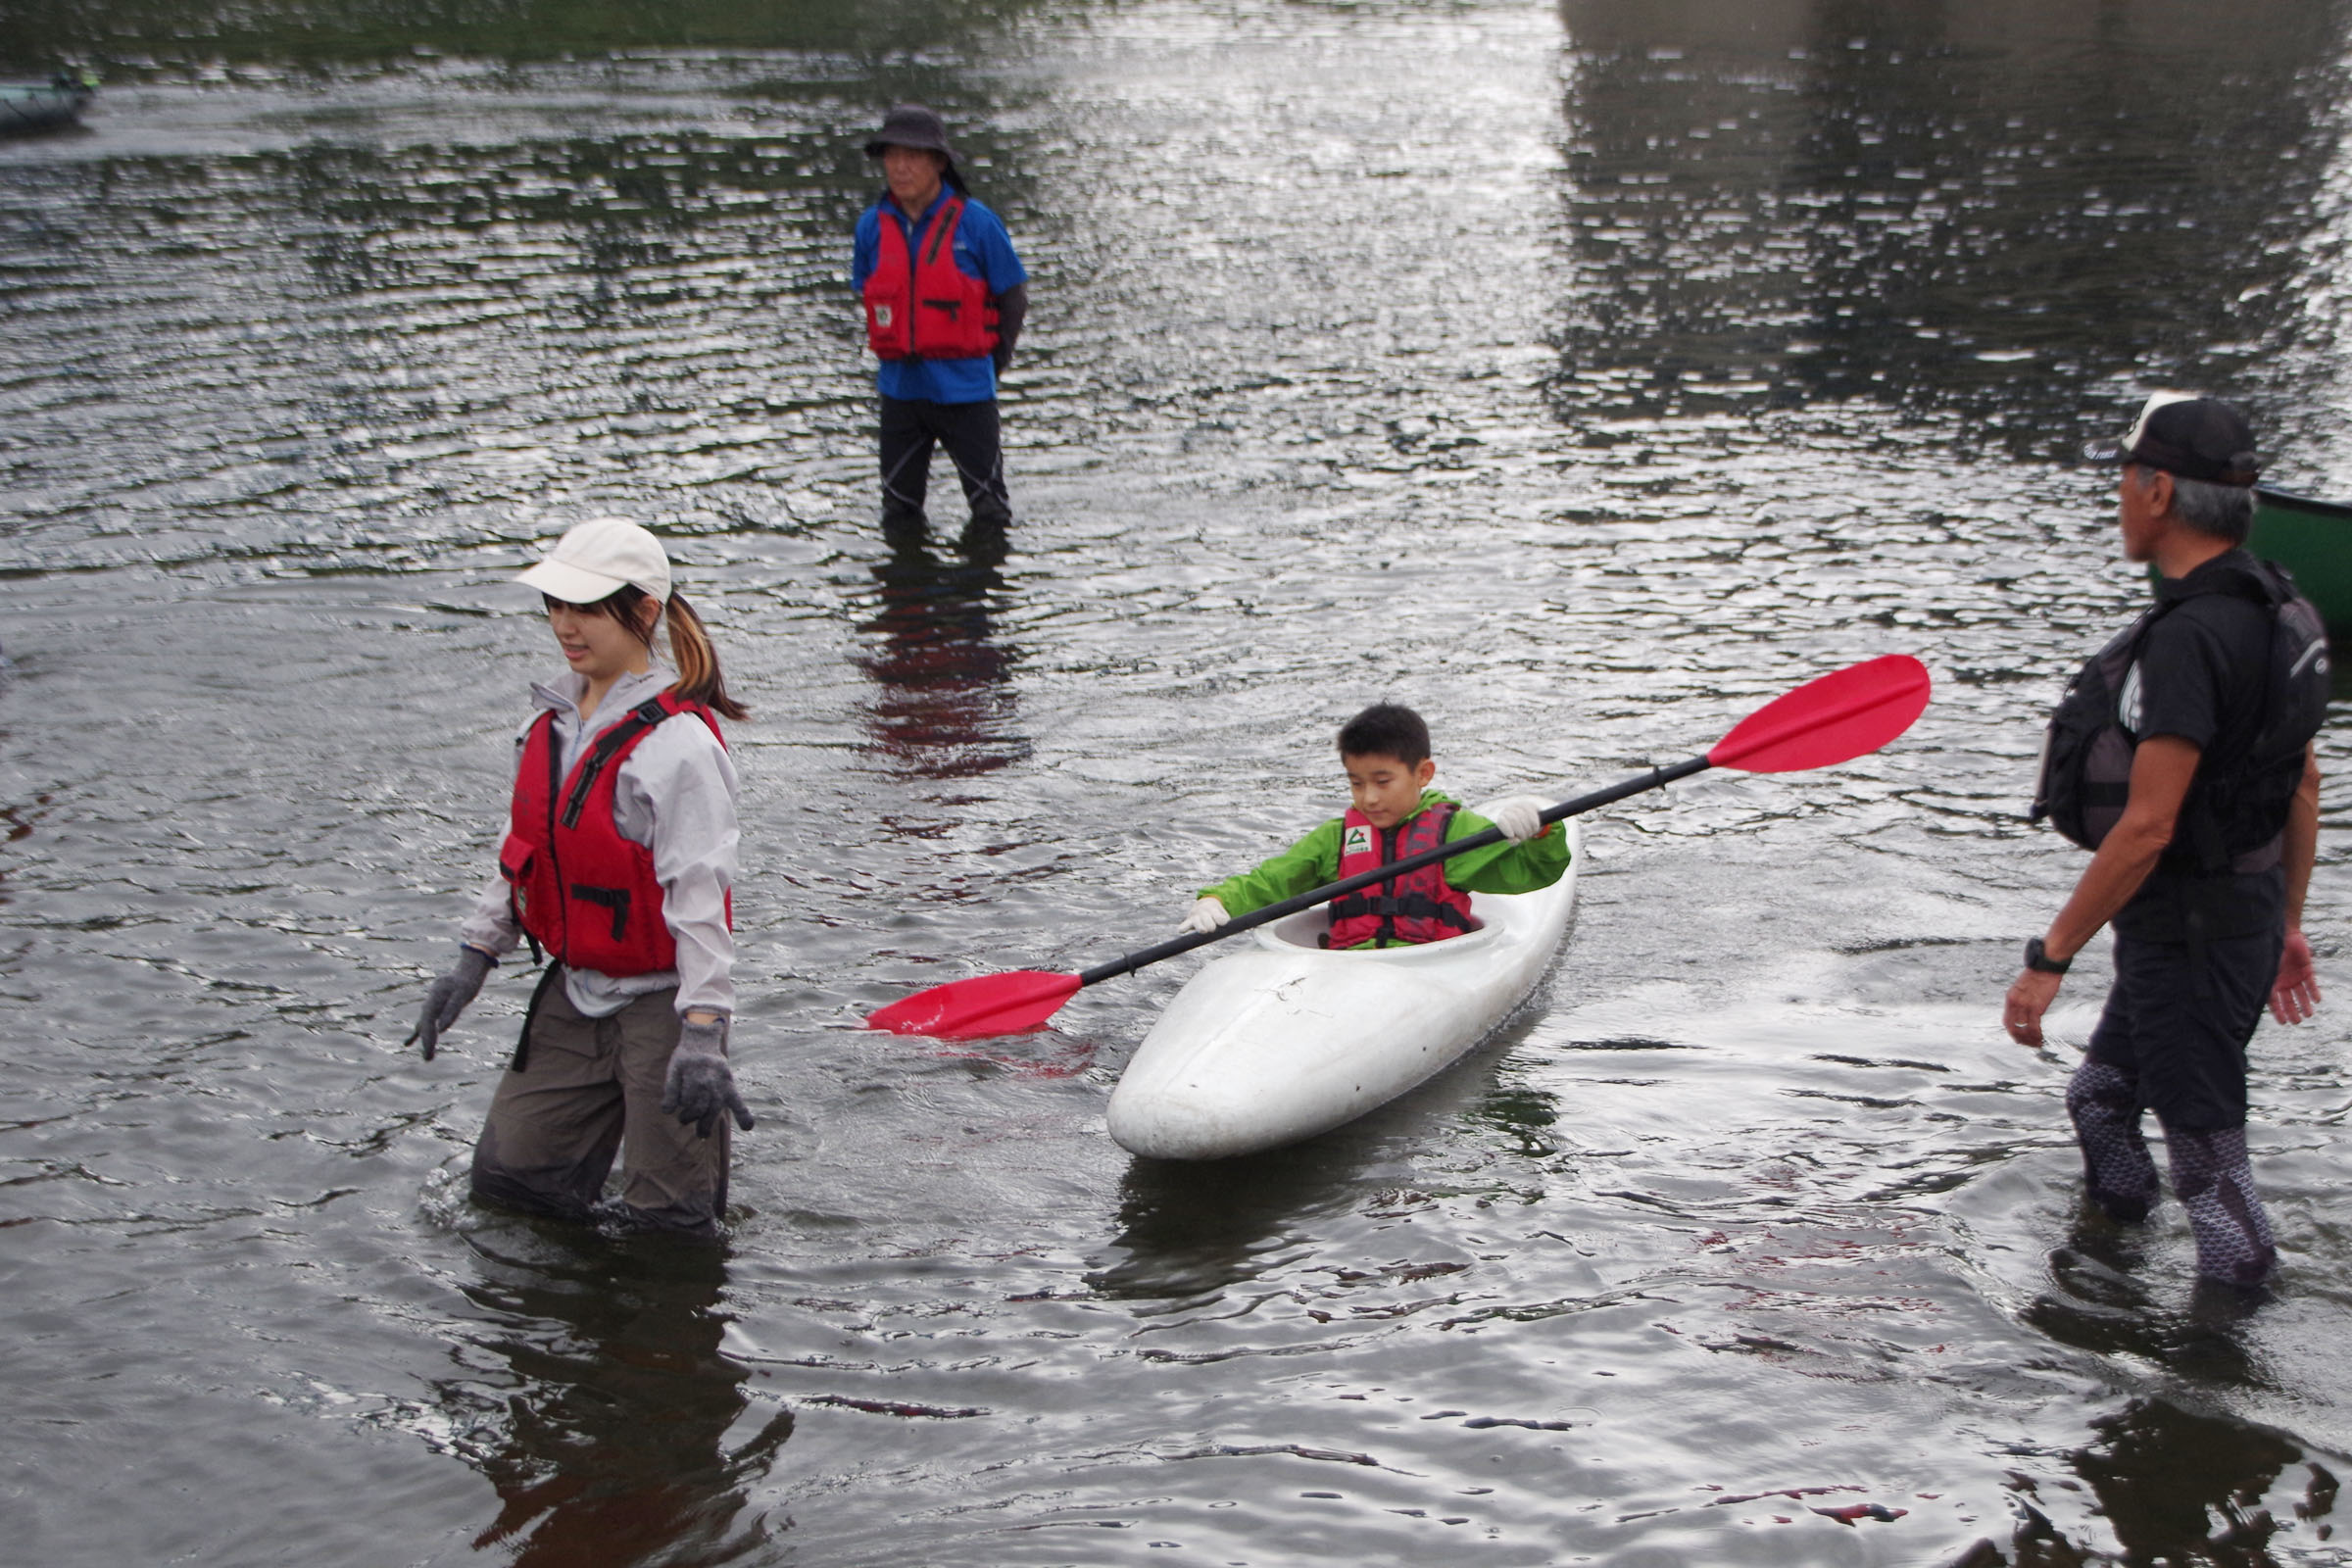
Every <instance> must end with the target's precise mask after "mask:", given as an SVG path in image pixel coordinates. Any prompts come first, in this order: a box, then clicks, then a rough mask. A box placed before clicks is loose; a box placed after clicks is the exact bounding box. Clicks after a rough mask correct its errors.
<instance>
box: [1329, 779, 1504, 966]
mask: <svg viewBox="0 0 2352 1568" xmlns="http://www.w3.org/2000/svg"><path fill="white" fill-rule="evenodd" d="M1460 809H1461V808H1460V807H1458V806H1456V805H1454V804H1453V802H1451V801H1441V802H1439V803H1438V804H1437V805H1435V806H1430V807H1426V808H1424V809H1421V810H1418V811H1415V812H1414V813H1413V814H1412V815H1411V816H1408V817H1406V818H1405V819H1404V820H1403V821H1401V822H1399V823H1397V825H1396V826H1395V827H1393V828H1390V829H1388V830H1387V831H1386V832H1383V831H1382V830H1381V829H1379V828H1376V827H1374V826H1373V825H1372V823H1371V822H1370V821H1369V820H1368V819H1367V818H1366V817H1365V816H1364V814H1363V813H1362V812H1360V811H1358V810H1357V809H1355V808H1354V807H1352V806H1351V807H1349V808H1348V814H1347V815H1346V816H1343V817H1342V818H1340V875H1341V877H1342V878H1347V877H1351V876H1357V875H1360V874H1361V873H1363V872H1365V871H1370V870H1374V869H1377V868H1378V867H1380V866H1384V865H1387V864H1389V863H1390V862H1391V861H1393V860H1401V859H1403V858H1405V857H1406V856H1409V855H1419V854H1420V853H1421V852H1422V851H1424V850H1434V849H1436V848H1437V847H1438V846H1439V845H1441V844H1443V843H1445V842H1446V824H1447V823H1449V822H1451V821H1452V820H1453V813H1454V812H1456V811H1458V810H1460ZM1478 926H1479V921H1478V917H1477V916H1476V915H1474V914H1472V913H1471V912H1470V895H1469V894H1467V893H1464V892H1462V891H1461V890H1460V889H1459V888H1455V887H1451V886H1448V885H1447V883H1446V862H1445V861H1443V860H1440V861H1438V862H1437V863H1436V864H1434V865H1425V866H1422V867H1421V868H1420V869H1419V870H1417V871H1407V872H1406V873H1405V874H1404V875H1402V876H1400V877H1395V878H1392V879H1391V880H1389V881H1386V882H1375V883H1374V884H1372V886H1371V887H1368V888H1365V889H1362V890H1361V891H1359V892H1355V893H1350V894H1348V896H1346V897H1345V898H1338V899H1334V900H1332V901H1331V937H1330V940H1329V946H1331V947H1335V948H1353V947H1359V946H1361V945H1362V944H1364V943H1367V942H1371V941H1373V940H1375V939H1379V940H1383V941H1387V942H1393V943H1395V942H1404V943H1420V942H1443V941H1444V940H1445V939H1446V938H1447V937H1453V936H1460V935H1461V934H1462V933H1463V932H1465V931H1475V930H1477V929H1478Z"/></svg>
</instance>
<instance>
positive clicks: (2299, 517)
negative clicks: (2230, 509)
mask: <svg viewBox="0 0 2352 1568" xmlns="http://www.w3.org/2000/svg"><path fill="white" fill-rule="evenodd" d="M2247 545H2248V548H2250V549H2251V550H2252V551H2253V552H2254V554H2256V555H2257V556H2260V557H2262V558H2263V559H2264V560H2265V561H2276V562H2277V563H2278V564H2280V565H2281V566H2284V567H2285V568H2286V569H2287V570H2289V571H2291V572H2293V573H2294V574H2295V586H2296V587H2298V588H2300V589H2302V590H2303V594H2304V597H2305V598H2307V599H2309V600H2310V601H2311V602H2312V604H2313V605H2314V606H2316V607H2317V608H2318V610H2319V612H2320V616H2321V618H2322V619H2324V620H2326V621H2327V630H2328V632H2329V633H2330V634H2331V635H2334V636H2344V635H2346V634H2348V633H2352V507H2348V506H2344V505H2341V504H2339V503H2337V502H2333V501H2314V500H2312V499H2311V498H2310V497H2309V496H2290V495H2288V494H2287V493H2286V492H2285V491H2283V490H2264V489H2258V490H2256V491H2255V492H2254V536H2253V538H2252V539H2250V540H2248V541H2247Z"/></svg>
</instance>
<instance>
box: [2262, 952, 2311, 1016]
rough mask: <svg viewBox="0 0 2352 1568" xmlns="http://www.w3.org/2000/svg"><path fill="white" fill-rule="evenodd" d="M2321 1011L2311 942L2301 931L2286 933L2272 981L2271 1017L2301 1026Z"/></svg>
mask: <svg viewBox="0 0 2352 1568" xmlns="http://www.w3.org/2000/svg"><path fill="white" fill-rule="evenodd" d="M2319 1010H2320V977H2319V974H2318V973H2317V971H2315V970H2314V969H2313V968H2312V966H2311V941H2310V939H2309V938H2307V937H2306V936H2304V935H2303V933H2302V932H2300V931H2289V932H2288V933H2287V934H2286V947H2285V949H2284V951H2282V952H2281V953H2280V954H2279V955H2278V979H2277V980H2274V981H2273V982H2271V1016H2272V1017H2274V1018H2276V1019H2278V1021H2279V1022H2280V1023H2301V1022H2302V1021H2303V1020H2304V1019H2306V1018H2308V1017H2310V1016H2311V1015H2312V1014H2313V1013H2315V1012H2317V1011H2319Z"/></svg>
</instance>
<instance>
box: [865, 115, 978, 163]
mask: <svg viewBox="0 0 2352 1568" xmlns="http://www.w3.org/2000/svg"><path fill="white" fill-rule="evenodd" d="M885 147H912V148H915V149H917V150H919V151H923V152H934V153H942V154H945V155H946V157H947V160H948V162H949V163H951V164H952V163H954V162H955V161H956V149H955V148H953V147H951V146H949V145H948V127H947V123H946V122H944V121H942V120H941V119H940V118H939V116H937V115H936V114H933V113H932V112H931V111H930V110H928V109H926V108H924V107H923V106H922V105H921V104H901V105H899V106H898V107H897V108H896V109H893V110H892V111H891V112H890V113H889V114H887V115H884V116H883V117H882V128H881V129H880V130H877V131H875V132H874V133H873V134H872V135H871V136H869V137H867V138H866V142H865V156H866V157H868V158H879V157H881V156H882V149H883V148H885Z"/></svg>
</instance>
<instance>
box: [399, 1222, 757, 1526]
mask: <svg viewBox="0 0 2352 1568" xmlns="http://www.w3.org/2000/svg"><path fill="white" fill-rule="evenodd" d="M469 1239H470V1240H471V1241H472V1243H473V1245H474V1250H475V1252H476V1255H477V1257H478V1259H479V1274H480V1277H479V1279H478V1280H477V1281H476V1282H475V1283H473V1284H470V1285H467V1286H466V1288H465V1294H466V1299H468V1300H469V1301H470V1302H471V1303H472V1304H473V1306H474V1307H475V1308H477V1309H478V1310H479V1312H480V1313H481V1319H480V1320H479V1321H478V1322H475V1323H470V1324H467V1325H466V1326H465V1327H463V1328H461V1329H460V1330H458V1331H457V1332H458V1333H459V1334H460V1336H461V1337H460V1340H459V1343H458V1345H457V1346H456V1348H455V1350H454V1352H453V1353H454V1354H455V1356H456V1358H457V1360H458V1361H459V1362H460V1364H461V1366H462V1367H463V1371H461V1372H460V1373H458V1374H457V1375H455V1376H451V1377H448V1378H444V1379H441V1380H438V1384H437V1392H438V1396H439V1399H440V1402H441V1405H442V1408H443V1410H444V1412H445V1413H446V1415H447V1417H448V1421H449V1425H450V1427H451V1429H452V1430H453V1431H454V1432H455V1433H456V1434H458V1436H456V1437H455V1438H454V1439H453V1440H452V1442H453V1446H455V1447H456V1448H457V1449H458V1450H459V1451H460V1452H461V1453H463V1454H464V1455H465V1456H466V1459H467V1461H468V1462H469V1463H471V1464H473V1465H475V1466H476V1467H478V1468H479V1469H480V1471H481V1472H482V1474H483V1476H484V1477H486V1478H487V1479H488V1480H489V1481H490V1483H491V1485H492V1486H493V1487H495V1488H496V1489H497V1493H498V1497H499V1511H498V1516H497V1517H496V1518H495V1519H494V1520H492V1521H491V1522H490V1523H489V1524H488V1525H487V1526H486V1527H485V1528H484V1529H483V1530H482V1532H481V1534H480V1535H479V1536H478V1537H477V1538H476V1539H475V1541H474V1543H473V1545H474V1547H475V1549H476V1550H491V1549H496V1550H497V1551H498V1552H500V1553H501V1560H503V1561H510V1562H514V1563H516V1564H529V1565H531V1568H567V1565H582V1568H585V1565H601V1564H623V1563H640V1562H650V1561H657V1560H658V1561H663V1562H679V1563H685V1562H693V1563H721V1562H733V1561H739V1560H741V1559H742V1558H743V1557H744V1556H745V1555H746V1554H747V1553H749V1552H752V1551H754V1550H755V1549H756V1548H758V1547H759V1546H760V1544H762V1543H764V1542H765V1541H767V1539H768V1538H769V1535H770V1531H771V1527H770V1525H769V1523H768V1521H767V1520H766V1519H765V1518H764V1517H762V1516H761V1515H760V1513H759V1512H758V1511H757V1510H754V1511H753V1512H751V1513H750V1514H747V1513H746V1511H745V1495H746V1490H747V1488H749V1487H750V1486H752V1485H754V1484H756V1483H757V1482H759V1481H760V1478H761V1477H762V1476H763V1475H765V1474H766V1472H767V1470H768V1468H769V1467H770V1466H771V1465H772V1464H773V1463H774V1462H775V1460H776V1457H777V1453H778V1450H779V1449H781V1448H782V1447H783V1446H784V1443H785V1441H786V1440H787V1439H788V1438H790V1437H791V1436H792V1415H791V1412H790V1411H777V1412H773V1413H770V1414H768V1415H767V1416H766V1419H764V1420H763V1421H757V1422H748V1423H747V1422H746V1420H745V1416H746V1412H747V1410H750V1409H752V1406H751V1404H750V1401H749V1400H747V1398H746V1397H745V1390H744V1381H745V1378H746V1375H747V1374H746V1371H745V1369H744V1368H743V1367H742V1366H741V1365H739V1364H738V1363H737V1362H735V1361H734V1360H733V1359H732V1358H730V1357H729V1356H728V1355H726V1354H725V1353H724V1351H723V1350H722V1349H721V1348H720V1345H721V1341H722V1340H723V1339H724V1337H725V1334H726V1329H727V1322H728V1315H727V1314H726V1313H725V1312H724V1311H723V1310H721V1309H720V1305H719V1302H720V1297H721V1293H722V1291H723V1289H724V1287H725V1284H726V1273H727V1270H726V1263H727V1259H726V1254H725V1253H724V1252H723V1251H721V1250H716V1249H711V1248H707V1247H704V1248H697V1247H692V1246H688V1245H683V1244H674V1243H668V1242H665V1241H663V1240H662V1239H661V1238H645V1237H639V1238H631V1239H629V1240H628V1241H627V1242H625V1243H608V1242H604V1241H602V1240H600V1239H598V1238H597V1237H595V1236H594V1235H592V1234H582V1233H577V1232H573V1231H569V1230H564V1229H560V1228H558V1227H553V1226H548V1227H537V1226H527V1225H525V1224H524V1223H522V1222H516V1223H515V1224H512V1225H506V1226H500V1227H497V1228H494V1229H491V1230H486V1231H477V1232H475V1233H473V1235H472V1236H471V1237H470V1238H469ZM504 1250H517V1251H521V1252H525V1253H527V1254H528V1255H520V1256H516V1255H504ZM747 1426H748V1428H749V1429H748V1430H744V1428H745V1427H747Z"/></svg>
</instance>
